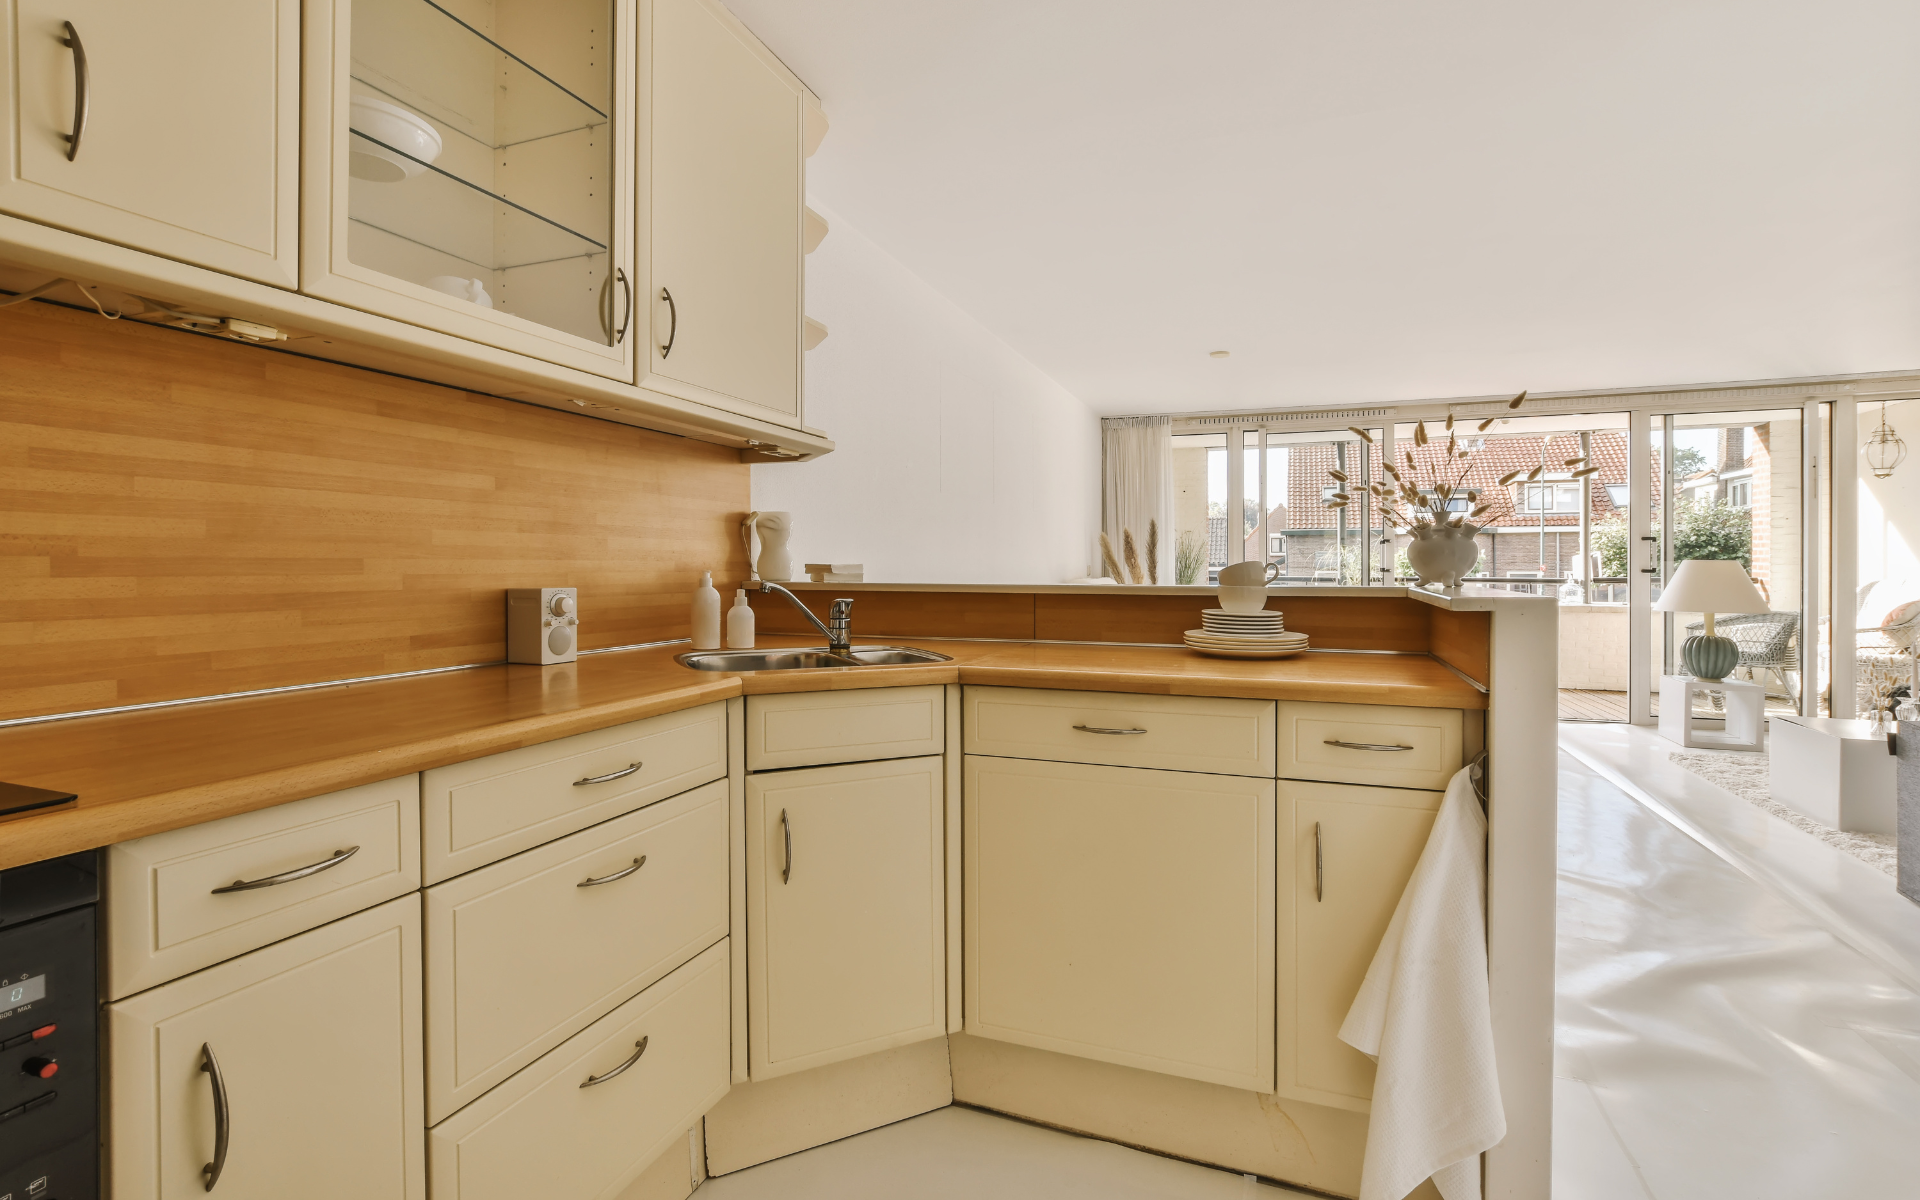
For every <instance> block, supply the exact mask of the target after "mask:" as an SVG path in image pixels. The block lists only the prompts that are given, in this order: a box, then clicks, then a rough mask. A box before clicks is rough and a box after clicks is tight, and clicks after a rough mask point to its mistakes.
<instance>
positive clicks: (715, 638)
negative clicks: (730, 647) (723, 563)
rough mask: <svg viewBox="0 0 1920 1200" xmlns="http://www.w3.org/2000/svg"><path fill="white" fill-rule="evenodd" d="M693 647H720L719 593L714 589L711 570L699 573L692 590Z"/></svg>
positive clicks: (712, 648)
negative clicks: (697, 581)
mask: <svg viewBox="0 0 1920 1200" xmlns="http://www.w3.org/2000/svg"><path fill="white" fill-rule="evenodd" d="M693 648H694V649H695V650H718V649H719V648H720V593H719V592H717V591H715V590H714V586H713V572H712V571H706V572H704V573H702V574H701V576H700V586H699V587H697V588H695V589H694V592H693Z"/></svg>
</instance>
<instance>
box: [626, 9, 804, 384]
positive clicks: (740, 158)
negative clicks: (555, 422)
mask: <svg viewBox="0 0 1920 1200" xmlns="http://www.w3.org/2000/svg"><path fill="white" fill-rule="evenodd" d="M640 19H641V21H642V24H643V29H644V36H643V38H642V41H641V66H640V94H641V97H642V101H643V109H642V113H643V115H642V118H641V119H642V125H641V152H640V153H641V172H640V174H641V178H642V183H641V191H642V199H641V205H640V236H641V239H642V241H643V242H644V244H645V248H646V254H645V255H644V257H645V258H646V260H647V263H646V270H645V273H644V275H643V278H644V280H645V283H644V285H643V287H642V292H643V294H644V296H645V309H646V310H647V311H648V315H649V317H650V320H648V322H647V325H648V332H649V333H650V335H651V336H650V338H649V342H648V344H647V345H646V346H645V347H644V348H643V352H642V355H641V369H640V374H639V383H640V385H641V386H642V387H646V388H651V389H653V390H655V391H660V392H665V393H667V394H668V395H672V396H678V397H680V398H682V399H686V400H694V401H699V402H702V403H707V404H714V405H717V406H719V407H722V408H726V409H729V410H732V411H736V412H745V413H748V414H750V415H762V416H767V417H769V418H770V419H777V418H778V417H784V418H786V420H787V421H788V422H792V421H797V420H798V419H799V417H800V415H801V414H800V355H801V348H800V325H801V319H802V314H801V305H802V287H803V284H802V277H801V260H802V247H801V237H802V233H801V224H802V216H801V214H802V212H803V210H804V207H805V205H804V202H803V201H804V195H803V193H804V190H805V189H804V183H803V178H804V173H803V170H802V161H803V139H804V129H803V124H804V121H805V113H804V111H803V110H804V109H805V108H806V107H807V105H806V96H807V93H806V89H805V88H804V87H803V86H802V85H801V83H800V81H799V80H798V79H796V78H795V77H794V76H793V74H792V73H791V72H790V71H788V70H787V69H786V68H785V67H784V66H782V65H781V64H780V62H779V60H778V59H776V58H774V57H773V55H772V54H771V53H770V52H768V50H767V49H766V48H765V47H764V46H762V45H761V44H760V43H759V42H758V41H757V40H756V39H755V38H754V37H753V35H752V34H751V33H749V32H748V31H747V30H746V29H745V27H743V26H742V25H741V24H740V23H739V22H738V21H736V20H735V19H734V18H733V16H732V14H730V13H728V12H727V11H726V9H724V8H722V7H721V6H720V5H719V4H717V3H712V2H711V0H642V3H641V7H640Z"/></svg>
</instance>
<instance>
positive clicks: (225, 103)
mask: <svg viewBox="0 0 1920 1200" xmlns="http://www.w3.org/2000/svg"><path fill="white" fill-rule="evenodd" d="M69 27H71V29H72V30H73V32H74V34H75V35H76V36H77V39H78V40H77V42H76V41H75V40H74V38H72V37H69V35H68V29H69ZM299 39H300V4H299V2H298V0H196V2H195V3H193V4H187V5H181V4H127V3H120V2H116V0H13V2H12V3H10V4H8V5H7V6H5V7H4V8H0V138H4V139H5V141H6V145H5V147H4V149H5V154H4V164H5V165H4V166H0V212H7V213H11V214H13V215H15V216H19V217H24V218H26V219H28V220H31V221H37V222H40V223H42V224H46V225H54V226H58V227H60V228H62V229H67V230H71V231H73V232H75V233H80V234H85V235H87V236H88V237H93V238H98V239H100V240H102V241H106V242H115V243H118V244H120V245H123V246H129V247H132V248H134V249H136V250H144V251H147V252H149V253H152V254H157V255H161V256H163V257H166V258H172V259H177V260H179V261H180V262H185V263H191V264H194V265H196V266H202V267H209V268H212V269H213V270H216V271H221V272H225V273H227V274H230V275H237V276H241V277H244V278H247V279H254V280H259V281H260V282H262V283H270V284H276V285H279V286H281V287H289V288H290V287H293V286H294V285H295V283H297V282H298V265H299V244H298V230H299V202H300V196H299V181H300V159H299V148H300V126H299V120H300V40H299ZM76 134H77V135H78V136H77V138H76V137H75V135H76Z"/></svg>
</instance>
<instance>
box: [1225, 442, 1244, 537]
mask: <svg viewBox="0 0 1920 1200" xmlns="http://www.w3.org/2000/svg"><path fill="white" fill-rule="evenodd" d="M1246 502H1247V434H1246V431H1245V430H1243V429H1229V430H1227V563H1228V565H1232V564H1233V563H1237V562H1245V561H1246V560H1247V531H1246V529H1245V528H1244V526H1245V525H1246V518H1244V517H1242V516H1241V515H1240V512H1241V508H1242V506H1244V505H1245V504H1246Z"/></svg>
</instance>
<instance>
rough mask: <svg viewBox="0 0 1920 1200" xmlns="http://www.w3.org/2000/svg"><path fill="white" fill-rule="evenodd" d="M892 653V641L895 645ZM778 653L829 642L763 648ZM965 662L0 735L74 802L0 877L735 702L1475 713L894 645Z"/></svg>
mask: <svg viewBox="0 0 1920 1200" xmlns="http://www.w3.org/2000/svg"><path fill="white" fill-rule="evenodd" d="M890 640H892V639H890ZM761 642H762V644H763V645H767V646H775V647H778V646H802V645H809V644H817V642H818V639H817V638H815V639H811V640H809V639H803V638H787V637H781V638H762V639H761ZM900 644H907V645H919V646H925V647H926V648H928V649H931V650H937V651H939V652H940V653H942V654H947V655H950V656H951V657H952V658H953V660H954V661H952V662H949V663H934V664H928V665H925V666H903V667H868V668H860V669H853V668H840V669H827V670H815V671H779V672H760V673H749V674H732V673H721V672H712V673H709V672H704V671H692V670H689V669H687V668H685V667H683V666H681V665H680V664H678V663H676V662H675V661H674V660H673V656H674V655H675V654H676V653H679V652H681V651H684V650H685V649H686V647H685V645H684V644H681V645H674V646H667V647H658V648H653V649H645V650H629V651H618V652H612V653H605V654H595V655H590V656H588V657H585V658H582V659H581V660H580V661H578V662H576V663H571V664H567V665H564V666H557V667H537V666H506V665H500V666H489V667H476V668H472V669H469V670H462V671H453V672H447V673H444V674H437V675H426V676H417V677H414V678H410V679H390V680H380V681H376V682H370V683H359V684H343V685H340V686H336V687H326V688H319V689H314V690H310V691H300V692H289V693H283V694H280V695H271V696H255V697H246V698H240V699H233V700H218V701H209V702H205V703H196V704H186V705H181V706H179V707H171V708H159V709H150V710H146V711H142V712H132V713H119V714H111V715H105V716H98V717H80V718H75V719H72V720H66V721H53V722H48V723H44V724H37V725H22V726H16V727H14V728H10V729H0V779H4V780H6V781H7V782H9V783H20V784H27V785H30V786H34V787H44V788H56V789H60V790H63V791H68V792H75V793H78V794H79V797H80V798H79V800H78V802H77V803H75V804H73V805H69V806H67V807H65V808H61V809H55V810H51V811H46V812H39V813H28V814H23V815H21V816H18V817H14V818H12V819H9V820H4V821H0V868H4V867H11V866H18V865H19V864H21V863H28V862H37V861H39V860H41V859H46V858H53V857H56V856H58V855H62V854H71V853H73V852H75V851H79V850H86V849H91V848H93V847H96V846H105V845H109V844H111V843H114V842H122V841H127V840H129V839H131V838H137V837H144V836H146V835H148V834H152V833H160V832H163V831H165V830H168V829H178V828H181V827H183V826H187V825H196V824H199V823H201V822H203V821H211V820H215V819H217V818H220V817H225V816H231V815H233V814H235V813H243V812H251V811H253V810H255V809H260V808H267V807H270V806H272V805H275V804H283V803H286V802H287V801H289V800H298V799H302V798H304V797H307V796H316V795H320V794H322V793H325V792H331V791H336V790H338V789H340V788H346V787H353V786H356V785H358V784H363V783H372V782H374V781H376V780H381V779H391V778H393V777H395V776H397V775H405V774H409V773H411V772H414V771H422V770H426V769H427V768H429V767H438V766H445V765H446V764H448V763H455V762H462V761H464V760H466V759H471V758H479V757H481V756H482V755H487V754H495V753H498V752H500V751H502V750H512V749H515V748H516V747H520V746H527V745H533V744H536V743H539V742H545V741H551V740H552V739H554V738H559V737H566V736H567V735H569V734H575V733H585V732H588V731H589V730H594V729H604V728H606V727H608V726H611V725H619V724H622V723H624V722H627V721H635V720H639V719H640V718H642V717H652V716H658V715H660V714H661V713H668V712H675V711H678V710H680V709H685V708H691V707H694V706H695V705H699V704H707V703H711V702H713V701H716V700H726V699H730V698H732V697H734V696H741V695H754V694H765V693H772V692H801V691H825V690H838V689H850V688H864V687H904V686H910V685H914V684H927V683H943V684H944V683H971V684H993V685H1000V686H1008V687H1037V688H1062V689H1070V690H1080V691H1113V692H1135V693H1145V694H1152V695H1168V696H1241V697H1250V698H1254V699H1265V700H1320V701H1330V702H1336V703H1354V704H1402V705H1410V706H1414V707H1422V708H1462V709H1481V708H1485V707H1487V698H1486V695H1485V694H1484V693H1482V692H1481V691H1480V690H1479V689H1478V688H1476V687H1475V686H1473V685H1472V684H1470V683H1468V682H1467V681H1466V680H1465V679H1464V678H1463V677H1462V676H1460V675H1459V674H1457V673H1456V672H1454V671H1453V670H1452V669H1450V668H1448V667H1447V666H1446V665H1445V664H1443V663H1441V662H1439V661H1437V660H1435V659H1433V658H1430V657H1427V656H1425V655H1411V654H1355V653H1315V652H1311V651H1309V652H1308V653H1306V654H1303V655H1300V656H1299V657H1297V658H1288V659H1278V660H1270V661H1241V660H1234V659H1216V658H1203V657H1201V656H1199V655H1197V654H1194V653H1191V652H1189V651H1187V650H1184V649H1176V648H1168V647H1158V646H1093V645H1069V644H1057V643H1007V642H968V641H944V640H938V639H930V638H911V639H900Z"/></svg>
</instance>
